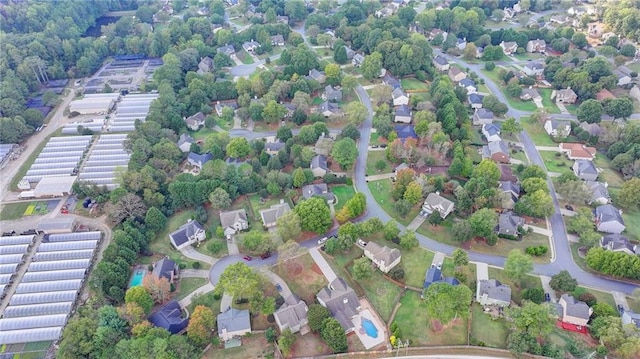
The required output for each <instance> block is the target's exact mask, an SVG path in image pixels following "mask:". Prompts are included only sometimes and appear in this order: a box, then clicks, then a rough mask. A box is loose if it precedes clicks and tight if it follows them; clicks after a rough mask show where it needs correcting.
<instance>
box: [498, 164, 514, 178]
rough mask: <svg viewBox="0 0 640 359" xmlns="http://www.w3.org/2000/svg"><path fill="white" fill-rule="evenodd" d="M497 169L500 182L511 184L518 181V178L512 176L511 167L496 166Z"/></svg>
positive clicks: (505, 165)
mask: <svg viewBox="0 0 640 359" xmlns="http://www.w3.org/2000/svg"><path fill="white" fill-rule="evenodd" d="M498 168H500V181H511V182H517V181H518V177H516V175H514V174H513V170H512V169H511V165H507V164H498Z"/></svg>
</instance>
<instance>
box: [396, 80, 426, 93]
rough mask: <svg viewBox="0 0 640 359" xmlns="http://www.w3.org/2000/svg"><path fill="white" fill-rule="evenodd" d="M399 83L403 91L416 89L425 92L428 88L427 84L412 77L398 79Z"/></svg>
mask: <svg viewBox="0 0 640 359" xmlns="http://www.w3.org/2000/svg"><path fill="white" fill-rule="evenodd" d="M400 84H401V85H402V88H403V89H404V90H405V91H416V92H421V91H425V92H426V91H428V90H429V85H427V84H426V83H424V82H422V81H420V80H418V79H413V78H409V79H402V80H400Z"/></svg>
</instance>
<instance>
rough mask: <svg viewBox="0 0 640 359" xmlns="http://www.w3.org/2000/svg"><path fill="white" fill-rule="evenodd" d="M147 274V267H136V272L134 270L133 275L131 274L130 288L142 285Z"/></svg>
mask: <svg viewBox="0 0 640 359" xmlns="http://www.w3.org/2000/svg"><path fill="white" fill-rule="evenodd" d="M145 274H147V270H146V269H142V268H136V270H135V272H133V275H132V276H131V281H130V282H129V288H131V287H137V286H140V285H142V278H144V276H145Z"/></svg>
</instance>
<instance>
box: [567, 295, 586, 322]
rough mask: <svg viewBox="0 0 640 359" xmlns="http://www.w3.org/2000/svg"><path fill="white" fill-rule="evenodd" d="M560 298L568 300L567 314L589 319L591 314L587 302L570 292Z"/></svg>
mask: <svg viewBox="0 0 640 359" xmlns="http://www.w3.org/2000/svg"><path fill="white" fill-rule="evenodd" d="M560 298H561V299H564V301H565V302H566V307H565V308H564V312H565V313H566V314H567V315H569V316H572V317H575V318H582V319H589V317H590V316H591V314H590V313H589V306H588V305H587V303H585V302H581V301H579V300H576V299H575V298H574V297H572V296H570V295H569V294H563V295H562V297H560Z"/></svg>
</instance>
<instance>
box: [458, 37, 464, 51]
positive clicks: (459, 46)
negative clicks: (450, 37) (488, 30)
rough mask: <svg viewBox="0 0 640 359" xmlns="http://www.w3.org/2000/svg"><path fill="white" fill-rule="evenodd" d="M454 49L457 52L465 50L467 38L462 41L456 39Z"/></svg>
mask: <svg viewBox="0 0 640 359" xmlns="http://www.w3.org/2000/svg"><path fill="white" fill-rule="evenodd" d="M456 48H457V49H458V50H460V51H462V50H464V49H466V48H467V38H466V37H464V38H462V39H461V38H458V39H457V40H456Z"/></svg>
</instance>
